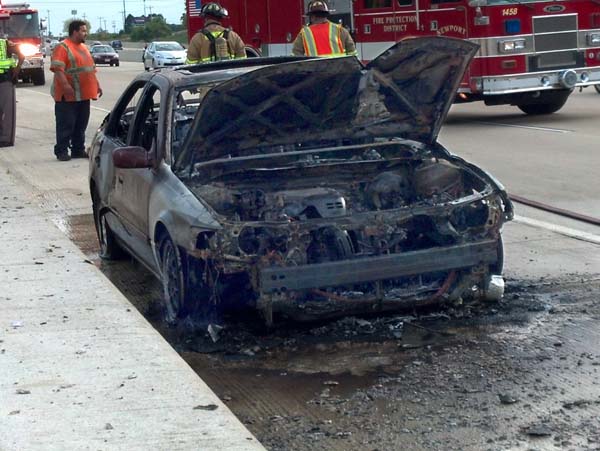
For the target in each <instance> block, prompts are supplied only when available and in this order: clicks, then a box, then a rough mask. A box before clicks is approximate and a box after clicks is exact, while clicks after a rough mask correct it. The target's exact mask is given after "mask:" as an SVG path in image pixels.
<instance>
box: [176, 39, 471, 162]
mask: <svg viewBox="0 0 600 451" xmlns="http://www.w3.org/2000/svg"><path fill="white" fill-rule="evenodd" d="M477 49H478V46H477V45H476V44H473V43H471V42H468V41H464V40H460V39H452V38H441V37H426V38H414V39H406V40H403V41H400V42H398V43H396V44H395V45H394V46H392V47H391V48H389V49H388V50H386V51H385V52H384V53H382V54H381V55H380V56H378V57H377V58H376V59H375V60H373V61H371V62H370V63H369V64H367V65H363V64H361V62H360V61H359V60H358V59H356V58H355V57H342V58H318V59H311V60H303V61H296V62H288V63H283V64H275V65H269V66H266V67H261V68H259V69H256V70H253V71H250V72H248V73H245V74H243V75H241V76H239V77H236V78H233V79H230V80H228V81H226V82H224V83H222V84H220V85H218V86H216V87H215V88H213V89H212V90H211V91H210V92H209V93H208V94H207V95H206V96H205V97H204V99H203V101H202V103H201V105H200V107H199V108H198V112H197V113H196V117H195V118H194V122H193V125H192V127H191V130H190V134H189V135H188V138H187V140H186V144H185V148H184V149H183V152H181V153H180V155H179V158H178V161H177V165H178V166H179V167H183V166H186V165H187V164H189V163H190V162H191V161H195V162H199V161H208V160H212V159H216V158H228V157H238V156H246V155H252V154H255V153H256V150H254V149H257V148H265V147H270V146H278V145H290V144H301V143H308V142H315V141H327V140H336V139H353V138H365V137H400V138H406V139H413V140H416V141H420V142H424V143H432V142H434V141H435V140H436V138H437V136H438V133H439V130H440V127H441V125H442V123H443V121H444V119H445V117H446V115H447V113H448V110H449V109H450V105H451V104H452V101H453V99H454V96H455V93H456V90H457V88H458V85H459V83H460V80H461V79H462V76H463V74H464V72H465V70H466V68H467V66H468V64H469V62H470V61H471V58H472V57H473V55H474V54H475V52H476V51H477Z"/></svg>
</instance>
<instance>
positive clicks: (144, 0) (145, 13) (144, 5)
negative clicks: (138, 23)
mask: <svg viewBox="0 0 600 451" xmlns="http://www.w3.org/2000/svg"><path fill="white" fill-rule="evenodd" d="M144 17H146V0H144Z"/></svg>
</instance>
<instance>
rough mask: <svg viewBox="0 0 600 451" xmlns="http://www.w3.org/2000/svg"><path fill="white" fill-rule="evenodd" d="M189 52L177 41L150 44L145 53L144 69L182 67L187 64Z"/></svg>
mask: <svg viewBox="0 0 600 451" xmlns="http://www.w3.org/2000/svg"><path fill="white" fill-rule="evenodd" d="M186 58H187V51H186V50H185V48H184V47H183V46H182V45H181V44H180V43H179V42H175V41H155V42H152V43H150V45H148V47H147V48H146V50H145V51H144V56H143V61H144V69H145V70H150V69H156V68H158V67H167V66H181V65H182V64H185V60H186Z"/></svg>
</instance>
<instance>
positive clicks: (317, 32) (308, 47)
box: [302, 21, 346, 57]
mask: <svg viewBox="0 0 600 451" xmlns="http://www.w3.org/2000/svg"><path fill="white" fill-rule="evenodd" d="M302 43H303V44H304V54H305V55H306V56H329V57H334V56H346V49H344V45H343V44H342V39H341V37H340V25H338V24H335V23H333V22H329V21H327V22H324V23H319V24H315V25H308V26H307V25H305V26H304V27H302Z"/></svg>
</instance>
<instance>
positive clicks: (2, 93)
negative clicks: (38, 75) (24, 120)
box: [0, 74, 17, 147]
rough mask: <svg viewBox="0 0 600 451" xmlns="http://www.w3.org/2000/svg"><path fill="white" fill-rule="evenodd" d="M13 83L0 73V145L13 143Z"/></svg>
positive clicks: (14, 109)
mask: <svg viewBox="0 0 600 451" xmlns="http://www.w3.org/2000/svg"><path fill="white" fill-rule="evenodd" d="M16 106H17V102H16V97H15V85H14V84H13V82H12V81H11V80H10V79H9V78H8V77H7V76H6V74H2V78H0V147H6V146H14V145H15V125H16V120H15V119H16V110H17V108H16Z"/></svg>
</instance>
